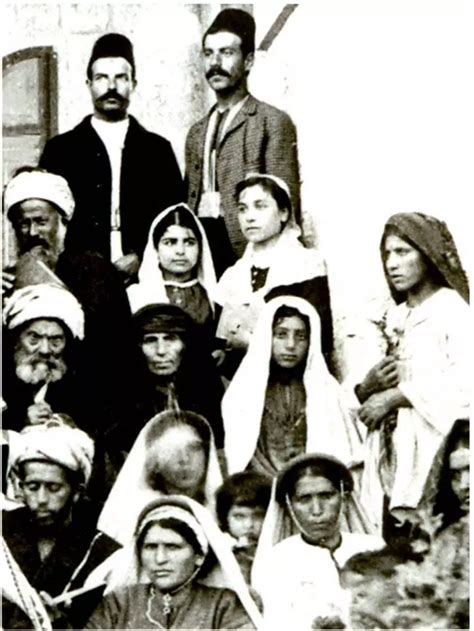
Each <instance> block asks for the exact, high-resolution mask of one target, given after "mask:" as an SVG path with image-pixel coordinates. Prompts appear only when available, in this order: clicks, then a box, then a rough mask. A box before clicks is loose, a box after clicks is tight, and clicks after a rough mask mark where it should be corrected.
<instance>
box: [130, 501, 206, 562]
mask: <svg viewBox="0 0 474 631" xmlns="http://www.w3.org/2000/svg"><path fill="white" fill-rule="evenodd" d="M164 519H176V520H177V521H180V522H182V523H184V524H186V525H187V526H189V528H191V530H192V531H193V533H194V534H195V535H196V539H197V542H198V543H199V546H200V548H201V551H202V553H203V555H204V556H206V554H207V553H208V551H209V542H208V540H207V537H206V535H205V534H204V530H203V528H202V527H201V524H200V523H199V522H198V521H197V519H196V518H195V517H193V515H191V513H189V512H188V511H187V510H185V509H184V508H181V507H180V506H171V505H164V506H158V507H157V508H154V509H153V510H151V511H150V512H149V513H148V514H147V515H146V516H145V517H144V518H143V519H142V521H141V522H140V523H139V525H138V528H137V532H136V537H139V536H140V535H141V533H142V532H143V530H144V528H145V526H147V525H148V524H149V523H150V522H153V521H163V520H164Z"/></svg>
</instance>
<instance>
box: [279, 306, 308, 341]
mask: <svg viewBox="0 0 474 631" xmlns="http://www.w3.org/2000/svg"><path fill="white" fill-rule="evenodd" d="M294 317H297V318H300V320H302V321H303V323H304V325H305V327H306V333H307V334H308V336H309V335H310V333H311V327H310V325H309V317H308V316H307V315H305V314H304V313H301V311H298V309H296V308H295V307H289V306H288V305H282V306H281V307H278V309H277V310H276V311H275V315H274V316H273V323H272V327H273V328H275V327H276V326H277V325H278V324H279V322H280V320H283V319H284V318H294Z"/></svg>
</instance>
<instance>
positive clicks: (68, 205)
mask: <svg viewBox="0 0 474 631" xmlns="http://www.w3.org/2000/svg"><path fill="white" fill-rule="evenodd" d="M26 199H44V200H45V201H47V202H51V203H53V204H55V205H56V206H57V207H58V208H59V210H60V211H61V212H62V213H63V215H64V216H65V217H66V219H67V220H68V221H69V220H70V219H71V217H72V215H73V213H74V206H75V203H74V197H73V195H72V193H71V189H70V188H69V185H68V183H67V182H66V180H65V179H64V178H63V177H61V176H60V175H55V174H54V173H46V172H43V171H24V172H23V173H19V174H18V175H16V176H15V177H13V178H12V179H11V180H10V182H9V183H8V184H7V187H6V188H5V197H4V204H5V212H6V213H7V216H9V212H10V209H11V208H12V206H14V205H15V204H19V203H20V202H24V201H25V200H26Z"/></svg>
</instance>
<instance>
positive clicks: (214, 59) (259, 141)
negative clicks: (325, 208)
mask: <svg viewBox="0 0 474 631" xmlns="http://www.w3.org/2000/svg"><path fill="white" fill-rule="evenodd" d="M202 48H203V55H204V65H205V70H206V79H207V81H208V83H209V85H210V87H211V88H212V90H214V92H215V94H216V101H217V102H216V104H215V105H214V106H213V107H212V109H211V111H210V112H209V113H208V114H207V115H206V116H205V117H204V118H202V119H201V120H199V121H198V122H197V123H195V124H194V125H193V126H192V127H191V129H190V130H189V132H188V136H187V139H186V184H187V200H188V204H189V206H190V207H191V208H192V209H193V210H194V211H195V212H196V213H197V214H198V215H199V217H201V219H203V224H204V226H205V228H206V231H207V234H208V237H209V240H210V243H211V249H212V253H213V256H214V262H215V265H216V271H217V273H218V274H219V275H220V274H221V273H222V272H223V271H224V270H225V269H226V267H228V266H229V265H230V264H232V263H233V262H234V261H235V257H236V256H241V255H242V253H243V250H244V247H245V240H244V238H243V235H242V233H241V231H240V228H239V223H238V219H237V203H236V200H235V198H234V194H235V186H236V184H237V182H239V181H240V180H242V179H243V178H244V177H245V176H246V175H247V174H248V173H252V172H257V173H268V174H270V175H276V176H278V177H280V178H282V179H283V180H284V181H285V182H286V183H287V184H288V186H289V187H290V191H291V197H292V203H293V208H294V209H295V211H296V216H297V217H299V169H298V160H297V148H296V130H295V126H294V125H293V123H292V121H291V119H290V117H289V116H288V115H287V114H286V113H285V112H283V111H281V110H279V109H277V108H276V107H273V106H271V105H268V104H267V103H263V102H262V101H258V100H257V99H256V98H255V97H253V96H252V95H251V94H250V93H249V91H248V88H247V76H248V74H249V72H250V69H251V68H252V64H253V61H254V52H255V21H254V19H253V17H252V16H251V15H250V14H249V13H247V12H246V11H242V10H240V9H224V10H223V11H221V12H220V13H219V14H218V15H217V17H216V18H215V20H214V22H213V23H212V24H211V26H210V27H209V28H208V29H207V31H206V33H205V34H204V37H203V41H202ZM229 240H230V243H229Z"/></svg>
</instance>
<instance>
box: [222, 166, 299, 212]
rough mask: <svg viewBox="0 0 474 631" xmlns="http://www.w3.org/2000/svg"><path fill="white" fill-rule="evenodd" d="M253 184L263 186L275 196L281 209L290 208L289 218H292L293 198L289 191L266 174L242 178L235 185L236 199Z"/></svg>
mask: <svg viewBox="0 0 474 631" xmlns="http://www.w3.org/2000/svg"><path fill="white" fill-rule="evenodd" d="M251 186H261V187H262V188H263V190H264V191H265V192H266V193H269V194H270V195H271V196H272V197H273V199H274V200H275V202H276V204H277V206H278V208H279V210H285V209H286V210H288V219H289V218H290V216H291V199H290V198H289V197H288V193H287V192H286V191H285V190H284V189H283V188H281V186H279V185H278V184H277V183H276V182H275V180H273V179H272V178H270V177H267V176H266V175H264V174H261V175H259V174H255V175H251V176H250V177H246V178H245V179H244V180H240V182H238V183H237V185H236V187H235V195H234V197H235V201H236V202H238V201H239V195H240V193H242V191H244V190H245V189H246V188H250V187H251Z"/></svg>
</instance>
